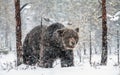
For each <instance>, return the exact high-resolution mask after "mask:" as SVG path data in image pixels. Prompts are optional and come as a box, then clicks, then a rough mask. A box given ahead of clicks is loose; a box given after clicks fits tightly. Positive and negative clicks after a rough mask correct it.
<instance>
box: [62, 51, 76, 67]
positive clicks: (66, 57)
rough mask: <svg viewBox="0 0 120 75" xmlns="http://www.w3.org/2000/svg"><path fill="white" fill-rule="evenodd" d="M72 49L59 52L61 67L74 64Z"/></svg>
mask: <svg viewBox="0 0 120 75" xmlns="http://www.w3.org/2000/svg"><path fill="white" fill-rule="evenodd" d="M73 59H74V58H73V51H72V50H66V51H62V53H61V67H70V66H74V62H73Z"/></svg>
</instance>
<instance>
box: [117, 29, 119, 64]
mask: <svg viewBox="0 0 120 75" xmlns="http://www.w3.org/2000/svg"><path fill="white" fill-rule="evenodd" d="M117 52H118V64H119V63H120V62H119V31H118V30H117Z"/></svg>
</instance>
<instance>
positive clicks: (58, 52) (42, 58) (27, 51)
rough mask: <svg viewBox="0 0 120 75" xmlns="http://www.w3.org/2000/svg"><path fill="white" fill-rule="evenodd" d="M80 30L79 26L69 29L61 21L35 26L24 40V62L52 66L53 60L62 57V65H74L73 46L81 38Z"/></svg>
mask: <svg viewBox="0 0 120 75" xmlns="http://www.w3.org/2000/svg"><path fill="white" fill-rule="evenodd" d="M78 31H79V29H78V28H76V29H75V30H73V29H69V28H66V27H64V25H62V24H60V23H54V24H52V25H50V26H48V27H47V26H37V27H35V28H34V29H32V30H31V31H30V32H29V33H28V34H27V36H26V38H25V40H24V43H23V63H25V64H28V65H36V64H38V65H39V66H40V67H44V68H52V67H53V62H54V61H55V60H56V59H57V58H60V59H61V66H62V67H69V66H73V65H74V63H73V48H74V47H75V46H76V44H77V42H78V39H79V37H78Z"/></svg>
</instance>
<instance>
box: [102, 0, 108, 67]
mask: <svg viewBox="0 0 120 75" xmlns="http://www.w3.org/2000/svg"><path fill="white" fill-rule="evenodd" d="M107 53H108V50H107V18H106V0H102V55H101V65H106V64H107Z"/></svg>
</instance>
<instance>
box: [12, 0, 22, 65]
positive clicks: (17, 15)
mask: <svg viewBox="0 0 120 75" xmlns="http://www.w3.org/2000/svg"><path fill="white" fill-rule="evenodd" d="M14 2H15V18H16V49H17V66H18V65H20V64H21V63H22V42H21V16H20V0H14Z"/></svg>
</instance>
